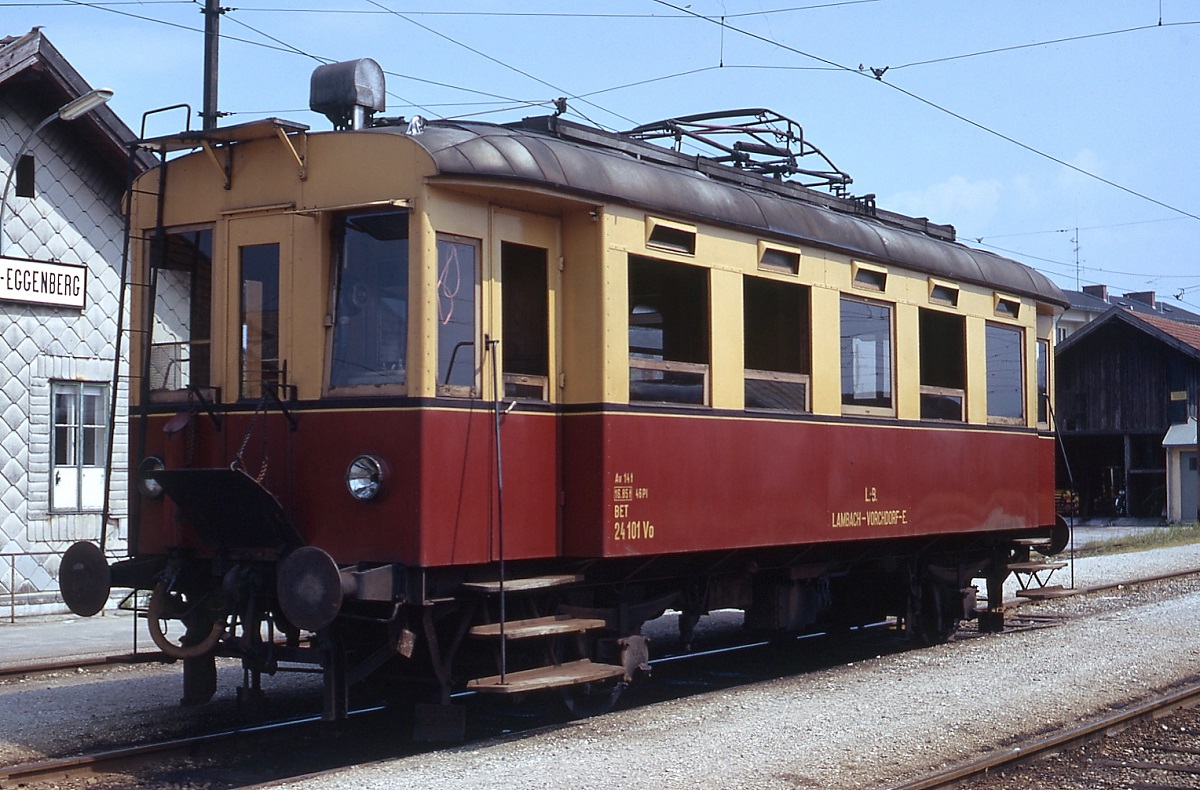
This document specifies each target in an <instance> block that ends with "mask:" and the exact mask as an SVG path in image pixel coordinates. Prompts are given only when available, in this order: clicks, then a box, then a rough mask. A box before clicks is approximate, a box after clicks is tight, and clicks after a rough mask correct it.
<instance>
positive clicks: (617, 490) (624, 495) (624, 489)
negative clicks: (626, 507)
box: [613, 486, 633, 502]
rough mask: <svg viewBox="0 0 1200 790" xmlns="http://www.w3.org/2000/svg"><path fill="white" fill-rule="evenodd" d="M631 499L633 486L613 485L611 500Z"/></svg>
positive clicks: (622, 500) (623, 500) (626, 500)
mask: <svg viewBox="0 0 1200 790" xmlns="http://www.w3.org/2000/svg"><path fill="white" fill-rule="evenodd" d="M632 499H633V486H613V501H614V502H628V501H630V500H632Z"/></svg>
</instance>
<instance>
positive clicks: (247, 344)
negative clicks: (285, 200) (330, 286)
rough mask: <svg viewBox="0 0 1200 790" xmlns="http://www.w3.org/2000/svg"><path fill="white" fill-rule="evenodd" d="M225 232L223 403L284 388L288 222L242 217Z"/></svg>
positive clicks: (289, 269) (289, 270) (290, 268)
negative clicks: (225, 283) (226, 236)
mask: <svg viewBox="0 0 1200 790" xmlns="http://www.w3.org/2000/svg"><path fill="white" fill-rule="evenodd" d="M228 227H229V239H228V241H229V245H228V248H227V253H226V259H225V261H226V266H227V267H228V272H227V282H228V283H229V289H228V291H227V292H226V294H225V298H226V316H227V319H226V324H225V330H226V332H227V333H228V335H227V340H226V346H225V348H226V351H227V356H226V358H225V382H226V386H225V392H227V393H229V394H228V395H227V396H225V400H227V401H229V400H258V399H260V398H262V397H263V391H264V388H266V389H270V388H273V387H278V386H279V385H281V384H286V383H287V382H286V380H285V378H286V368H287V363H286V357H287V342H288V339H289V338H288V331H287V329H288V326H287V316H288V312H289V311H288V306H287V304H286V299H284V298H283V295H284V294H290V293H291V292H292V281H291V273H292V271H293V266H292V265H291V254H292V251H291V233H290V231H291V220H290V218H287V217H279V216H270V215H268V216H256V217H246V218H240V219H237V220H231V221H230V222H229V226H228Z"/></svg>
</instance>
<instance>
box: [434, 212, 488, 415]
mask: <svg viewBox="0 0 1200 790" xmlns="http://www.w3.org/2000/svg"><path fill="white" fill-rule="evenodd" d="M437 249H438V279H437V306H438V380H437V384H438V393H439V394H441V395H449V396H453V397H464V398H473V397H478V395H479V387H478V383H477V382H478V375H477V372H478V370H479V363H478V359H479V352H480V349H479V348H478V347H477V345H476V340H475V338H476V330H475V324H476V321H477V320H478V316H477V315H476V312H475V311H476V303H477V300H476V298H475V289H476V287H477V284H478V282H479V275H478V272H479V242H478V241H477V240H475V239H467V238H462V237H459V236H442V235H439V236H438V240H437Z"/></svg>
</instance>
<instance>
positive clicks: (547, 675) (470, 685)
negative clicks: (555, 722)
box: [467, 658, 625, 694]
mask: <svg viewBox="0 0 1200 790" xmlns="http://www.w3.org/2000/svg"><path fill="white" fill-rule="evenodd" d="M624 676H625V668H624V667H619V666H616V665H614V664H593V663H592V662H591V661H588V660H587V659H586V658H584V659H580V660H579V661H572V662H570V663H567V664H559V665H557V666H552V667H537V668H536V669H523V670H521V671H520V672H509V673H507V674H506V675H505V676H504V683H501V682H500V676H499V675H492V676H491V677H487V678H478V679H476V680H470V681H467V689H468V690H469V691H477V692H479V693H481V694H520V693H522V692H526V691H541V690H542V689H553V688H566V687H568V686H578V685H581V684H583V683H599V682H600V681H604V680H613V679H615V678H621V677H624Z"/></svg>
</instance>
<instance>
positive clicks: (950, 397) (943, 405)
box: [919, 308, 967, 421]
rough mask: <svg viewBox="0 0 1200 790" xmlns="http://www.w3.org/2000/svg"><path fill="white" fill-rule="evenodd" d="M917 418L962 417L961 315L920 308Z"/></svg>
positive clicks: (964, 363)
mask: <svg viewBox="0 0 1200 790" xmlns="http://www.w3.org/2000/svg"><path fill="white" fill-rule="evenodd" d="M919 343H920V348H921V353H920V359H921V419H923V420H957V421H962V420H963V419H965V414H964V411H963V406H964V401H965V399H966V390H967V332H966V321H965V319H964V318H963V317H962V316H961V315H955V314H954V313H944V312H941V311H939V310H926V309H924V308H922V309H921V317H920V337H919Z"/></svg>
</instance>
